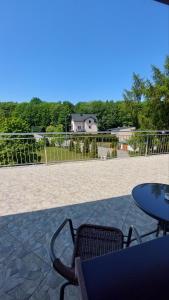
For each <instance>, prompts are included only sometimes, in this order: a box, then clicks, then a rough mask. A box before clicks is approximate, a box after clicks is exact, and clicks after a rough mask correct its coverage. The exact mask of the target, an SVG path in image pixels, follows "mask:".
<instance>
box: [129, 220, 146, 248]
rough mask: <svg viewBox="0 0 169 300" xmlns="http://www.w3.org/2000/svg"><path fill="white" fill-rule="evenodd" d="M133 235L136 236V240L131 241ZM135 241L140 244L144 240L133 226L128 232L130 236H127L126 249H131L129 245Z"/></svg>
mask: <svg viewBox="0 0 169 300" xmlns="http://www.w3.org/2000/svg"><path fill="white" fill-rule="evenodd" d="M132 234H134V239H131V237H132ZM133 241H137V242H138V244H141V243H142V239H141V237H140V235H139V233H138V231H137V229H136V228H135V227H134V226H133V225H131V226H130V228H129V231H128V236H127V242H126V247H129V245H130V244H131V243H132V242H133Z"/></svg>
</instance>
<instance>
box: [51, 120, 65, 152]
mask: <svg viewBox="0 0 169 300" xmlns="http://www.w3.org/2000/svg"><path fill="white" fill-rule="evenodd" d="M46 132H49V134H48V137H49V141H50V144H51V145H52V146H55V145H58V146H59V147H61V146H62V144H63V142H64V140H65V138H64V135H63V134H62V132H63V125H62V124H59V125H57V126H53V125H50V126H48V127H47V128H46ZM50 133H55V134H50Z"/></svg>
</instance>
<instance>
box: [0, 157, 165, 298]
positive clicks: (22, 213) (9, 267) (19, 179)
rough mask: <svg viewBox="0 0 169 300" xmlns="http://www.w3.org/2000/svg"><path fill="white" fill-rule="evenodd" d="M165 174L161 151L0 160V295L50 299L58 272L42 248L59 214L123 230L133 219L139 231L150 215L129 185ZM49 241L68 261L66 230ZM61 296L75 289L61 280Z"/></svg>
mask: <svg viewBox="0 0 169 300" xmlns="http://www.w3.org/2000/svg"><path fill="white" fill-rule="evenodd" d="M168 180H169V156H168V155H158V156H151V157H135V158H132V159H128V158H123V159H116V160H107V161H88V162H74V163H62V164H56V165H50V166H46V165H39V166H26V167H13V168H1V169H0V199H1V201H0V215H1V217H0V236H1V239H0V252H1V256H0V265H1V273H0V274H1V276H0V298H1V299H3V300H6V299H7V300H12V299H22V300H27V299H31V300H37V299H41V300H48V299H58V292H59V286H60V285H61V283H62V282H63V279H62V278H61V277H60V276H58V275H57V274H56V273H55V272H54V271H53V270H52V268H51V264H50V258H49V254H48V249H49V242H50V239H51V236H52V234H53V233H54V231H55V230H56V228H57V227H58V225H59V224H60V223H61V222H62V221H63V220H64V218H66V217H70V218H72V220H73V223H74V224H75V226H78V225H79V224H81V223H82V222H83V223H84V222H88V223H96V224H102V225H110V226H111V225H112V226H115V227H119V228H120V229H122V230H123V231H124V232H126V231H127V228H128V226H129V225H130V224H133V225H135V226H136V228H137V229H138V231H139V232H140V233H145V232H147V231H149V230H151V229H153V228H154V227H155V226H156V223H157V222H156V221H155V220H153V219H152V218H150V217H148V216H147V215H146V214H144V213H143V212H142V211H141V210H140V209H139V208H137V207H136V206H135V204H134V201H133V199H132V197H131V196H130V194H131V190H132V188H133V187H134V186H135V185H137V184H140V183H144V182H161V183H168ZM149 238H151V237H149ZM152 238H153V237H152ZM63 245H64V248H63ZM57 247H58V249H56V250H57V251H58V252H59V254H60V256H62V257H64V259H65V260H66V261H67V262H68V257H69V255H70V252H71V243H70V241H69V238H68V235H67V233H66V231H65V232H64V234H63V237H60V240H59V242H58V246H57ZM66 296H67V297H65V299H70V300H75V299H78V289H77V288H74V287H72V288H68V289H67V291H66Z"/></svg>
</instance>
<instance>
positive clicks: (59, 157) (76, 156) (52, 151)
mask: <svg viewBox="0 0 169 300" xmlns="http://www.w3.org/2000/svg"><path fill="white" fill-rule="evenodd" d="M39 154H40V155H41V162H45V161H46V160H45V150H44V149H42V150H41V151H40V153H39ZM46 155H47V162H56V161H66V160H67V161H71V160H86V159H91V158H90V156H89V154H83V153H76V152H75V151H69V149H65V148H60V147H47V148H46Z"/></svg>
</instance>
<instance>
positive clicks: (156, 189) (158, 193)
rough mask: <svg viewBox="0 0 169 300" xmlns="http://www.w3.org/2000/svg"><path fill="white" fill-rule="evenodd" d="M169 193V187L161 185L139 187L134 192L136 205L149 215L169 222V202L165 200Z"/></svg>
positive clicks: (149, 184) (141, 185)
mask: <svg viewBox="0 0 169 300" xmlns="http://www.w3.org/2000/svg"><path fill="white" fill-rule="evenodd" d="M165 193H169V185H166V184H160V183H145V184H140V185H137V186H136V187H135V188H134V189H133V190H132V196H133V198H134V200H135V202H136V204H137V205H138V206H139V207H140V208H141V209H142V210H143V211H144V212H145V213H147V214H148V215H150V216H151V217H153V218H155V219H157V220H160V221H161V220H162V221H166V222H169V201H167V200H166V199H165Z"/></svg>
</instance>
